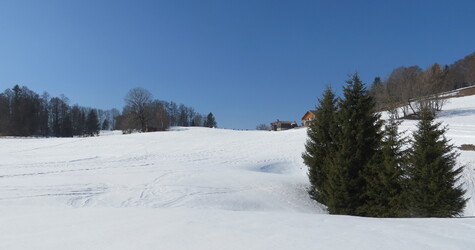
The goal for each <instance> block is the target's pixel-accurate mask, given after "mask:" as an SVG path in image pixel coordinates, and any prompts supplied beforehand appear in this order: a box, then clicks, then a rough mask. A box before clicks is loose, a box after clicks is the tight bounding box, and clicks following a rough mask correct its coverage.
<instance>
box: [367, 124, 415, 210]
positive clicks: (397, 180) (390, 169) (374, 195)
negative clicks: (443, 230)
mask: <svg viewBox="0 0 475 250" xmlns="http://www.w3.org/2000/svg"><path fill="white" fill-rule="evenodd" d="M399 124H400V122H398V121H396V120H394V119H393V118H390V119H389V120H388V123H387V124H386V125H385V129H384V134H383V135H384V137H383V140H382V146H381V149H380V150H378V152H377V153H376V154H375V157H374V158H373V160H372V161H371V163H370V164H369V167H368V168H366V169H365V171H364V177H365V179H366V183H367V185H366V200H365V204H364V205H363V206H361V207H360V208H359V209H358V212H359V214H362V215H365V216H372V217H402V216H405V211H406V210H405V209H406V204H407V202H406V199H405V198H404V191H405V189H404V180H405V179H404V174H405V172H404V171H405V168H406V164H407V150H404V148H403V147H404V145H405V144H406V143H407V138H405V137H403V136H402V134H401V133H399V132H398V126H399Z"/></svg>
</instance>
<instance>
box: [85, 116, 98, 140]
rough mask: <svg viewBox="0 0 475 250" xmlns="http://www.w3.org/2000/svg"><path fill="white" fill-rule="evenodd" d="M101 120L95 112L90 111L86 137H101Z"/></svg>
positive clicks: (87, 119)
mask: <svg viewBox="0 0 475 250" xmlns="http://www.w3.org/2000/svg"><path fill="white" fill-rule="evenodd" d="M100 128H101V127H100V125H99V119H98V118H97V114H96V111H95V110H91V111H89V113H88V114H87V118H86V135H90V136H94V135H99V130H100Z"/></svg>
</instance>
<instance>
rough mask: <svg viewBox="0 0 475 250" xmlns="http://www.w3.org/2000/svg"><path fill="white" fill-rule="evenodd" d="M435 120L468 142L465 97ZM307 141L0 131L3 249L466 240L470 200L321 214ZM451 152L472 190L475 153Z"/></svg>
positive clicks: (474, 224) (191, 132)
mask: <svg viewBox="0 0 475 250" xmlns="http://www.w3.org/2000/svg"><path fill="white" fill-rule="evenodd" d="M438 119H439V120H440V121H442V122H443V123H444V124H447V125H449V131H448V133H447V137H448V138H450V139H452V142H453V143H454V144H455V145H457V146H459V145H461V144H475V97H474V96H468V97H461V98H452V99H450V100H449V103H448V104H447V105H446V106H445V108H444V111H443V112H441V113H440V114H439V117H438ZM415 124H416V121H405V122H404V123H403V124H402V126H401V129H402V130H409V131H412V130H414V129H415ZM305 140H306V130H305V129H295V130H289V131H281V132H269V131H232V130H225V129H207V128H175V129H173V130H172V131H168V132H157V133H145V134H130V135H122V134H121V133H117V132H108V133H107V134H103V135H102V136H100V137H93V138H40V139H38V138H37V139H19V138H15V139H12V138H0V159H1V161H0V214H1V216H0V225H2V226H1V227H0V249H473V248H474V246H475V239H474V237H473V232H475V220H474V219H473V218H469V217H470V216H475V202H474V200H473V199H471V200H470V201H469V202H468V204H467V207H466V210H465V215H466V216H467V218H457V219H372V218H359V217H351V216H332V215H328V214H326V212H325V209H324V207H323V206H322V205H319V204H317V203H315V202H314V201H312V200H311V199H309V197H308V195H307V192H306V188H307V187H308V179H307V175H306V166H305V165H304V164H303V163H302V159H301V153H302V152H303V151H304V143H305ZM460 161H461V164H463V165H465V168H464V172H463V177H462V179H461V181H462V182H463V185H464V186H465V187H466V189H467V190H468V191H467V197H475V151H462V152H461V156H460ZM25 239H28V240H25Z"/></svg>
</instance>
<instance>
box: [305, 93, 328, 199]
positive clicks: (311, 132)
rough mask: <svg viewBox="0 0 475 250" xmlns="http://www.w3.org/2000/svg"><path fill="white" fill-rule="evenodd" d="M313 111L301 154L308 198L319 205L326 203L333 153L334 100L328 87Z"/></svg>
mask: <svg viewBox="0 0 475 250" xmlns="http://www.w3.org/2000/svg"><path fill="white" fill-rule="evenodd" d="M318 102H319V104H318V106H317V107H316V111H315V120H314V121H313V122H312V123H311V124H310V126H309V127H308V130H307V135H308V139H307V143H306V144H305V152H304V153H303V154H302V158H303V160H304V163H305V165H307V167H308V177H309V180H310V189H309V194H310V196H311V197H312V198H313V199H315V200H317V201H318V202H320V203H323V204H326V203H327V196H328V192H329V190H327V188H328V187H327V185H326V180H327V178H328V176H327V172H328V170H327V168H328V163H329V159H330V158H331V157H332V154H334V152H335V143H334V141H333V136H332V132H333V128H335V119H334V116H335V112H336V99H335V94H334V93H333V91H332V90H331V89H330V88H329V87H328V88H327V89H326V90H325V92H324V94H323V97H322V99H319V100H318Z"/></svg>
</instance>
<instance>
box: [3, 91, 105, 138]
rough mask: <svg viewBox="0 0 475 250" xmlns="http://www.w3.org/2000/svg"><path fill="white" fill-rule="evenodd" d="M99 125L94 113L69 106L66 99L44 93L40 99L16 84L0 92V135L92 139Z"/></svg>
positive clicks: (95, 111)
mask: <svg viewBox="0 0 475 250" xmlns="http://www.w3.org/2000/svg"><path fill="white" fill-rule="evenodd" d="M104 113H105V112H103V111H101V114H104ZM102 125H103V126H109V125H108V123H107V122H104V123H103V124H102ZM100 126H101V124H100V122H99V118H98V111H97V110H95V109H91V108H84V107H80V106H78V105H74V106H72V107H71V106H70V105H69V99H68V98H66V97H65V96H61V97H50V95H49V94H48V93H47V92H45V93H43V94H42V95H41V96H40V95H38V94H37V93H35V92H34V91H32V90H30V89H28V88H27V87H25V86H23V87H20V86H18V85H15V86H14V87H13V88H12V89H6V90H5V91H4V92H3V93H0V135H10V136H56V137H72V136H94V135H97V134H98V133H99V130H100Z"/></svg>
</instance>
